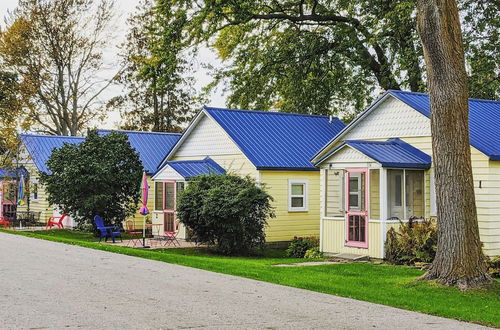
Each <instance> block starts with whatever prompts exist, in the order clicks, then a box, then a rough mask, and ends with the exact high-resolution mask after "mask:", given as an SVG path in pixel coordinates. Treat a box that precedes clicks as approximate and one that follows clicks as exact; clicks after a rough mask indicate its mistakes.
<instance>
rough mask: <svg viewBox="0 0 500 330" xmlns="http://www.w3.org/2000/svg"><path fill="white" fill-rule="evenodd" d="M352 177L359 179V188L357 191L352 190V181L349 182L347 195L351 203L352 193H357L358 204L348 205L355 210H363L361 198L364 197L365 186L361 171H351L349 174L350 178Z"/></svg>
mask: <svg viewBox="0 0 500 330" xmlns="http://www.w3.org/2000/svg"><path fill="white" fill-rule="evenodd" d="M351 178H356V179H357V181H358V190H356V191H351V190H350V189H351V188H350V184H351V183H350V182H349V183H348V184H349V196H347V198H348V201H349V204H350V203H351V195H356V196H358V205H356V206H350V205H348V207H349V209H351V210H353V211H360V210H361V199H362V194H361V190H362V189H361V188H362V186H363V183H362V181H361V173H359V172H353V173H350V174H349V180H351ZM365 189H366V188H365Z"/></svg>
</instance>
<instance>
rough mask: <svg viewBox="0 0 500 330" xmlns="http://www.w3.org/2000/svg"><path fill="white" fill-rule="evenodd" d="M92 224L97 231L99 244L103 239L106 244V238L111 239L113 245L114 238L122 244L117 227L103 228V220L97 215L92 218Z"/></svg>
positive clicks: (120, 233)
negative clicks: (118, 239) (117, 238)
mask: <svg viewBox="0 0 500 330" xmlns="http://www.w3.org/2000/svg"><path fill="white" fill-rule="evenodd" d="M94 223H95V225H96V227H97V229H98V230H99V242H100V241H101V240H102V239H103V238H104V241H105V242H107V241H108V238H111V239H112V240H113V243H115V237H119V238H120V241H122V242H123V240H122V232H121V231H120V228H118V227H117V226H105V225H104V220H102V218H101V217H100V216H99V215H96V216H95V217H94Z"/></svg>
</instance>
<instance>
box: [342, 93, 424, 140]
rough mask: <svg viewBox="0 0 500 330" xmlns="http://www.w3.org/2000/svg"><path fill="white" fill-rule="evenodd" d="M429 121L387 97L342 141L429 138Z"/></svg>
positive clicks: (391, 97)
mask: <svg viewBox="0 0 500 330" xmlns="http://www.w3.org/2000/svg"><path fill="white" fill-rule="evenodd" d="M430 132H431V127H430V121H429V119H428V118H427V117H425V116H424V115H422V114H421V113H420V112H418V111H416V110H414V109H412V108H411V107H410V106H408V105H407V104H406V103H404V102H402V101H400V100H398V99H396V98H394V97H393V96H389V97H388V98H387V99H386V100H385V101H384V102H382V103H381V104H380V105H379V106H378V107H377V108H376V109H374V110H373V111H372V112H370V113H369V114H368V115H367V116H366V117H365V118H364V119H363V120H361V121H360V122H359V123H358V124H357V125H356V126H354V127H353V128H352V129H351V130H350V131H349V132H348V133H347V134H346V135H345V136H344V137H343V139H344V140H365V139H388V138H394V137H415V136H430Z"/></svg>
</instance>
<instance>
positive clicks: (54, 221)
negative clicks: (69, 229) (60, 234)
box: [45, 214, 68, 229]
mask: <svg viewBox="0 0 500 330" xmlns="http://www.w3.org/2000/svg"><path fill="white" fill-rule="evenodd" d="M67 216H68V215H67V214H63V215H61V216H60V217H50V218H49V220H47V226H45V229H49V228H50V229H52V226H54V225H56V226H57V228H59V229H64V225H63V223H62V222H63V220H64V218H66V217H67Z"/></svg>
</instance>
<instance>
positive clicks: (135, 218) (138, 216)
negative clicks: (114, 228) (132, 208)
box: [123, 176, 155, 229]
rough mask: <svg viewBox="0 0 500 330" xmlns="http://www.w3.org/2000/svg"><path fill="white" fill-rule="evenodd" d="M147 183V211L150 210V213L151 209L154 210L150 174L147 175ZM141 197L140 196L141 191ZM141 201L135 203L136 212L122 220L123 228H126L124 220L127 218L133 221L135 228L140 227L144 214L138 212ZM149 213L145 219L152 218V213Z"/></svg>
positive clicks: (152, 186)
mask: <svg viewBox="0 0 500 330" xmlns="http://www.w3.org/2000/svg"><path fill="white" fill-rule="evenodd" d="M148 185H149V191H148V204H147V205H148V209H149V211H150V212H151V214H152V213H153V210H154V198H155V195H154V194H155V190H154V183H153V180H152V179H151V177H150V176H148ZM141 197H142V193H141ZM141 205H142V204H141V203H139V205H137V212H136V213H135V214H134V215H133V216H131V217H130V218H127V219H126V220H125V221H124V222H123V228H126V221H128V220H132V221H134V225H135V228H137V229H139V228H140V229H142V225H143V223H144V216H143V215H142V214H140V213H139V209H140V207H141ZM151 214H149V215H147V217H146V219H148V220H149V221H151V219H152V215H151Z"/></svg>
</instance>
